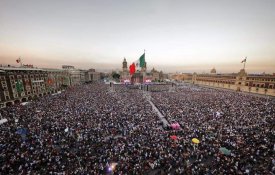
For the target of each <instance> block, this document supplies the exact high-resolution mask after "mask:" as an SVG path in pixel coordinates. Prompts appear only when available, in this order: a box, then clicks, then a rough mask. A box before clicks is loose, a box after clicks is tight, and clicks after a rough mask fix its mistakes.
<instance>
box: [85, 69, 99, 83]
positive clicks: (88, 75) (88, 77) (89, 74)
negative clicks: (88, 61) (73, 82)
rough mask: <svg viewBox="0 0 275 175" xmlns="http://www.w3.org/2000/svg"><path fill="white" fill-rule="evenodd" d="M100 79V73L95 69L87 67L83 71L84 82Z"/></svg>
mask: <svg viewBox="0 0 275 175" xmlns="http://www.w3.org/2000/svg"><path fill="white" fill-rule="evenodd" d="M98 80H100V73H99V72H96V71H95V69H89V70H87V71H86V72H85V82H93V81H98Z"/></svg>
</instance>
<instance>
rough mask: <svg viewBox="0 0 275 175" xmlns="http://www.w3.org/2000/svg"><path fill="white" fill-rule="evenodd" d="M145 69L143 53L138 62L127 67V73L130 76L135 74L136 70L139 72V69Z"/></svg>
mask: <svg viewBox="0 0 275 175" xmlns="http://www.w3.org/2000/svg"><path fill="white" fill-rule="evenodd" d="M143 67H145V53H144V54H142V55H141V56H140V57H139V59H138V60H136V61H135V62H133V63H132V64H131V65H130V67H129V69H130V70H129V71H130V74H131V75H132V74H134V73H135V72H136V70H140V69H141V68H143Z"/></svg>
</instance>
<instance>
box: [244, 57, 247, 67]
mask: <svg viewBox="0 0 275 175" xmlns="http://www.w3.org/2000/svg"><path fill="white" fill-rule="evenodd" d="M246 59H247V57H245V61H244V65H243V69H245V63H246Z"/></svg>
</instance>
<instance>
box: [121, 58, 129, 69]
mask: <svg viewBox="0 0 275 175" xmlns="http://www.w3.org/2000/svg"><path fill="white" fill-rule="evenodd" d="M127 70H128V66H127V61H126V58H124V60H123V62H122V71H123V72H125V71H127Z"/></svg>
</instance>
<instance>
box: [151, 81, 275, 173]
mask: <svg viewBox="0 0 275 175" xmlns="http://www.w3.org/2000/svg"><path fill="white" fill-rule="evenodd" d="M152 101H153V102H154V104H155V105H156V106H157V108H158V109H159V110H160V111H161V113H162V114H163V115H165V116H166V117H167V120H168V121H169V122H170V123H175V122H178V123H180V125H181V127H182V130H181V131H179V132H178V133H177V134H178V136H180V138H181V139H180V141H179V144H180V145H184V146H185V147H186V148H185V151H186V150H187V152H186V154H187V157H188V158H189V159H190V156H191V157H192V156H195V157H196V158H195V159H194V160H193V161H194V162H193V164H192V165H191V167H192V171H193V172H202V174H204V173H205V172H206V171H208V170H209V169H211V170H212V172H216V173H217V174H272V173H273V174H274V173H275V158H274V151H275V137H274V135H275V130H274V126H275V101H274V99H273V98H269V97H262V96H256V95H251V94H245V93H237V92H233V91H229V90H219V89H210V88H205V87H194V86H183V87H179V88H178V89H177V92H172V93H171V92H161V93H152ZM191 138H199V140H201V142H200V144H198V145H197V147H196V149H192V146H191V145H190V144H189V142H190V139H191ZM219 148H227V149H228V150H230V151H231V153H230V155H224V154H222V153H221V152H220V151H219ZM190 160H191V159H190ZM176 169H177V170H178V171H181V170H182V168H181V167H178V168H176Z"/></svg>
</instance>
